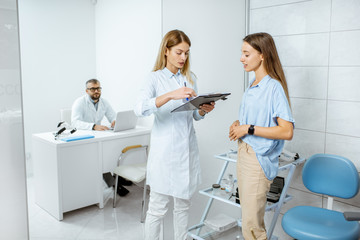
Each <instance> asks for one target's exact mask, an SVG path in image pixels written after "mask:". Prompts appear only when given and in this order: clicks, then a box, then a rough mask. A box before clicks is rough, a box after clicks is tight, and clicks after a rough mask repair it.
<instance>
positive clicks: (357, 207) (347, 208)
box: [323, 194, 360, 212]
mask: <svg viewBox="0 0 360 240" xmlns="http://www.w3.org/2000/svg"><path fill="white" fill-rule="evenodd" d="M356 199H357V200H358V202H357V203H355V202H354V200H356ZM327 200H328V199H327V198H324V199H323V202H324V206H327ZM334 200H335V201H334V204H333V210H335V211H339V212H360V194H358V195H357V196H355V197H354V198H352V199H342V198H334ZM351 201H352V202H351ZM354 203H355V204H354Z"/></svg>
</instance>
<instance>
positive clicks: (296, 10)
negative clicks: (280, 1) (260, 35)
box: [250, 0, 331, 36]
mask: <svg viewBox="0 0 360 240" xmlns="http://www.w3.org/2000/svg"><path fill="white" fill-rule="evenodd" d="M330 13H331V1H328V0H317V1H306V2H299V3H295V4H286V5H278V6H274V7H268V8H259V9H254V10H251V20H250V23H251V25H250V31H251V32H268V33H270V34H272V35H275V36H276V35H289V34H303V33H318V32H325V31H329V30H330ZM268 23H271V24H268Z"/></svg>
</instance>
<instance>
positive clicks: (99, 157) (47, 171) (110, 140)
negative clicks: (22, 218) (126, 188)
mask: <svg viewBox="0 0 360 240" xmlns="http://www.w3.org/2000/svg"><path fill="white" fill-rule="evenodd" d="M150 132H151V129H150V128H145V127H137V128H136V129H132V130H126V131H122V132H118V133H114V132H109V131H105V132H103V131H77V132H76V133H75V134H77V135H83V134H92V135H94V136H95V138H91V139H85V140H79V141H73V142H63V141H61V140H55V139H54V136H53V134H52V133H51V132H47V133H40V134H34V135H33V136H32V139H33V159H34V183H35V201H36V203H37V204H38V205H39V206H40V207H41V208H43V209H44V210H45V211H47V212H48V213H50V214H51V215H52V216H54V217H55V218H56V219H58V220H62V219H63V213H64V212H68V211H72V210H75V209H78V208H82V207H86V206H89V205H93V204H99V207H100V208H103V207H104V199H103V178H102V173H104V172H112V171H113V169H114V168H115V167H116V164H117V159H118V157H119V156H120V153H121V150H122V149H123V148H124V147H126V146H129V145H136V144H141V145H148V144H149V142H150ZM75 134H74V135H75Z"/></svg>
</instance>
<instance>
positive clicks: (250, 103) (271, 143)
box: [239, 75, 295, 180]
mask: <svg viewBox="0 0 360 240" xmlns="http://www.w3.org/2000/svg"><path fill="white" fill-rule="evenodd" d="M254 81H255V78H254V79H252V80H251V81H250V83H249V87H248V88H247V89H246V91H245V93H244V95H243V99H242V103H241V106H240V113H239V122H240V124H241V125H243V124H250V125H251V124H252V125H255V126H260V127H274V126H277V125H278V123H277V118H278V117H279V118H281V119H283V120H286V121H288V122H292V123H293V124H294V122H295V121H294V119H293V117H292V114H291V110H290V106H289V103H288V100H287V98H286V95H285V92H284V89H283V88H282V86H281V83H280V82H279V81H277V80H275V79H272V78H271V77H270V76H269V75H267V76H265V77H264V78H263V79H262V80H261V81H260V82H259V83H258V84H257V85H256V86H253V87H251V85H252V83H253V82H254ZM242 140H243V141H244V142H246V143H247V144H249V145H250V146H251V147H252V148H253V150H254V151H255V153H256V157H257V159H258V161H259V163H260V165H261V167H262V169H263V171H264V173H265V176H266V177H267V178H268V179H269V180H272V179H274V178H275V177H276V175H277V172H278V164H279V155H280V154H281V151H282V149H283V147H284V143H285V141H284V140H274V139H268V138H263V137H259V136H254V135H245V136H244V137H242Z"/></svg>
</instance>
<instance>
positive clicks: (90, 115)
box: [71, 94, 116, 130]
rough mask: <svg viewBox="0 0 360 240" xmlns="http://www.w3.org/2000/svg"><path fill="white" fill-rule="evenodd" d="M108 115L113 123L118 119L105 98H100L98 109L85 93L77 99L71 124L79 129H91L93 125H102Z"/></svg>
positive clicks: (72, 111) (108, 118) (72, 112)
mask: <svg viewBox="0 0 360 240" xmlns="http://www.w3.org/2000/svg"><path fill="white" fill-rule="evenodd" d="M104 116H106V118H107V120H108V121H109V122H110V123H111V122H112V121H114V120H115V119H116V113H115V111H114V110H113V109H112V107H111V106H110V104H109V102H108V101H106V100H105V99H103V98H101V97H100V99H99V103H98V110H97V111H96V108H95V106H94V103H92V101H91V100H90V96H89V95H87V94H86V95H84V96H82V97H79V98H78V99H76V100H75V102H74V104H73V106H72V110H71V126H72V127H75V128H77V129H84V130H91V129H92V127H93V125H94V124H96V125H100V124H101V121H102V119H103V118H104Z"/></svg>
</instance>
